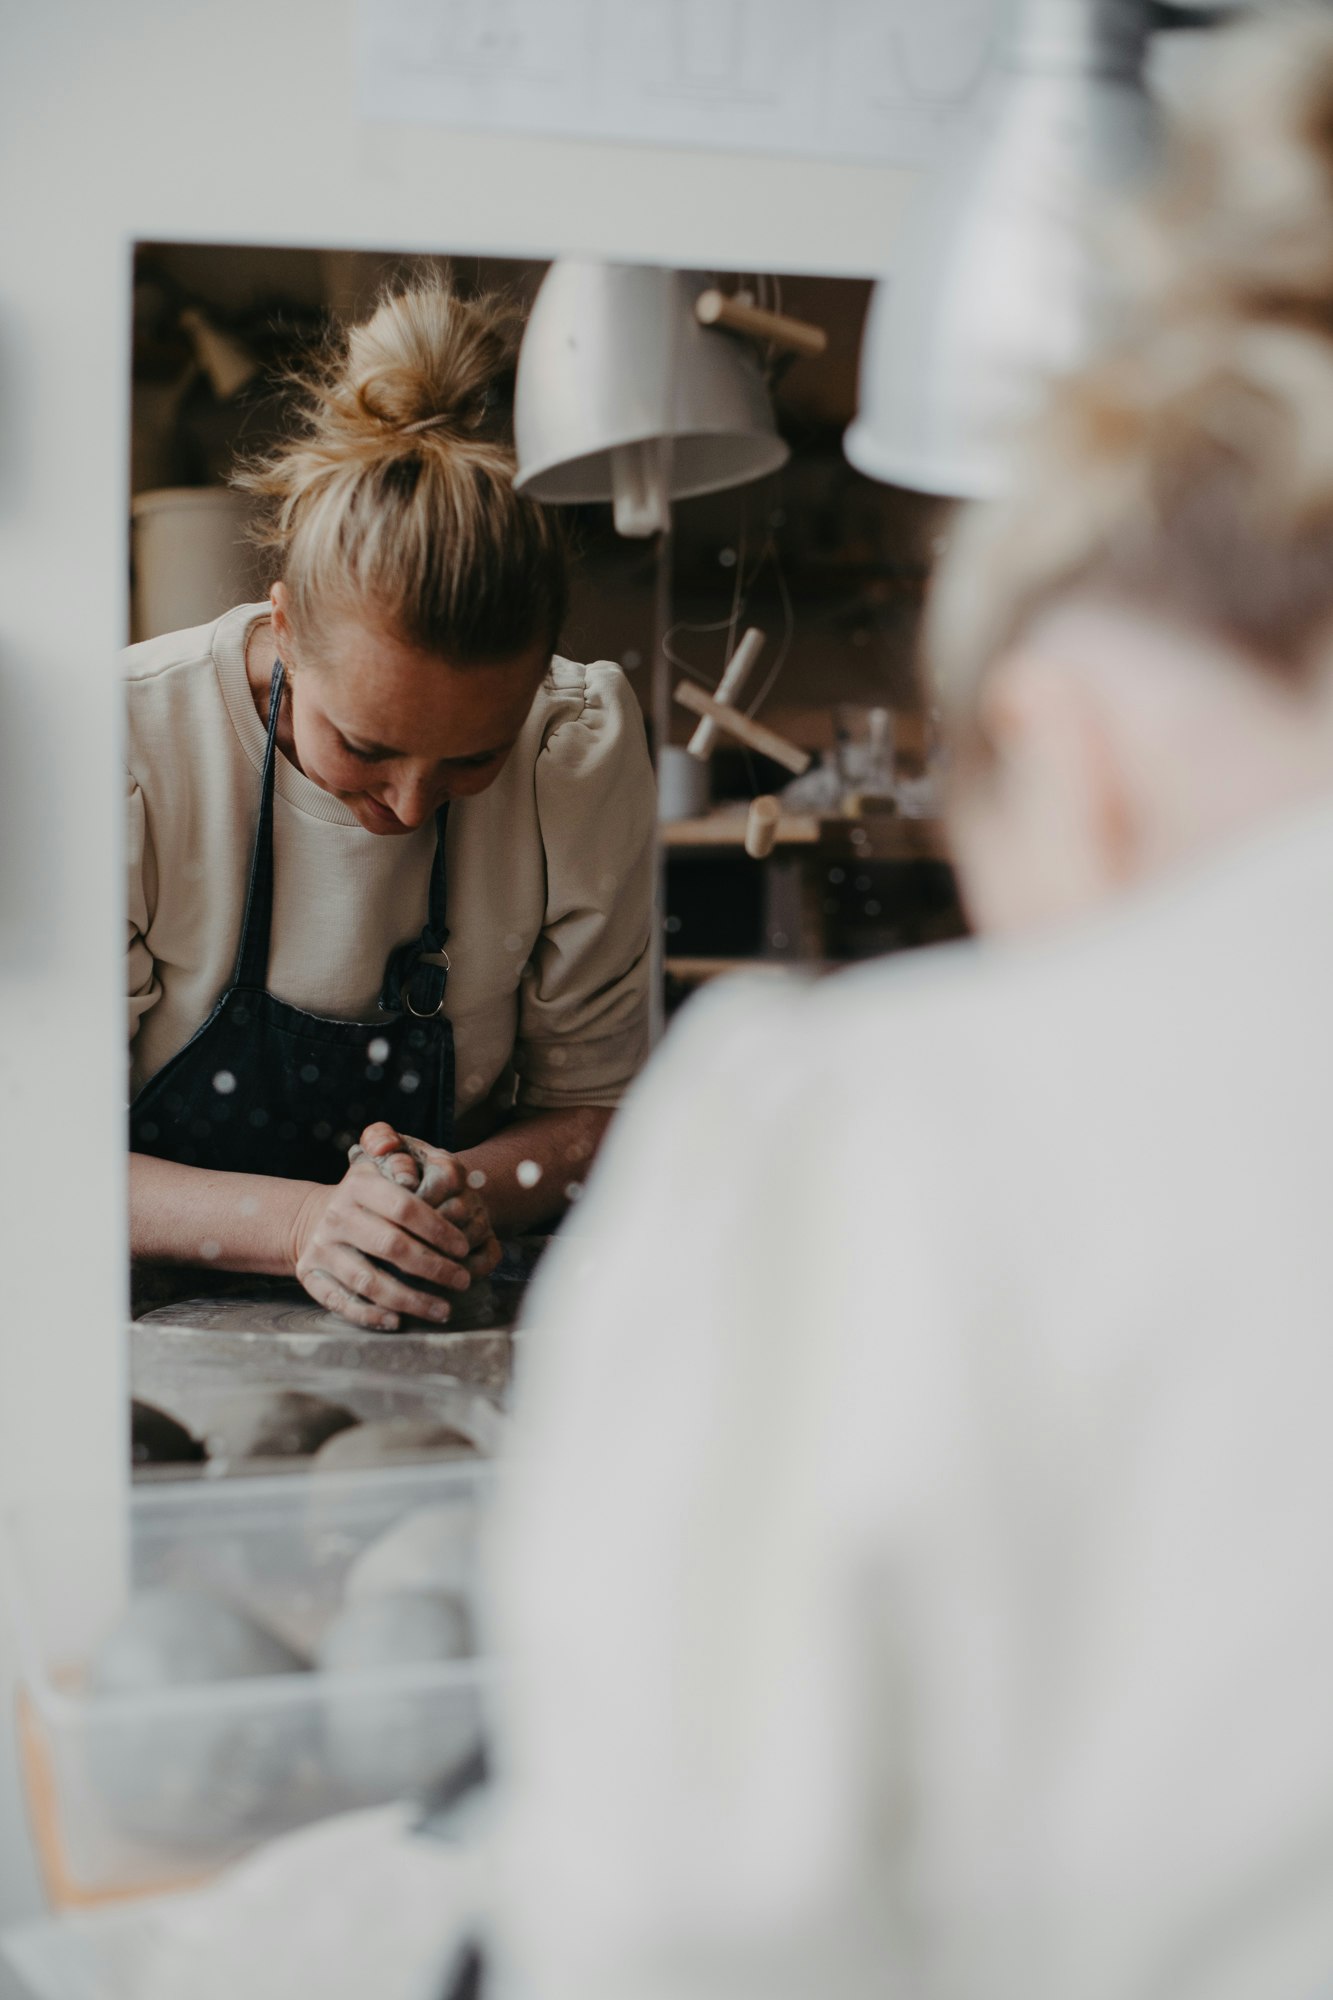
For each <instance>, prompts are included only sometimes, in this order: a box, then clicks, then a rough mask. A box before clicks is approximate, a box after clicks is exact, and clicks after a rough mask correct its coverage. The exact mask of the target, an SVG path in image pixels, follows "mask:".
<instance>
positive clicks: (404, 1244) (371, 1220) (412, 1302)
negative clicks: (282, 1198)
mask: <svg viewBox="0 0 1333 2000" xmlns="http://www.w3.org/2000/svg"><path fill="white" fill-rule="evenodd" d="M388 1131H389V1128H388V1127H387V1126H371V1127H369V1128H368V1131H367V1134H366V1135H365V1136H366V1137H370V1136H371V1135H372V1134H383V1133H385V1132H388ZM391 1136H392V1137H394V1138H396V1136H397V1135H396V1134H394V1135H391ZM365 1150H366V1152H369V1150H370V1149H369V1147H366V1148H365ZM395 1150H398V1151H401V1150H402V1147H401V1142H399V1145H398V1146H397V1148H396V1149H395V1148H393V1147H391V1148H390V1153H392V1152H393V1151H395ZM428 1150H430V1151H431V1152H434V1150H435V1149H434V1148H430V1149H428ZM381 1154H382V1148H381V1149H380V1153H377V1157H378V1156H381ZM436 1157H437V1158H438V1159H439V1160H440V1161H448V1162H449V1164H450V1165H453V1162H452V1160H451V1158H450V1155H449V1154H447V1153H440V1154H438V1155H436ZM409 1158H410V1156H409ZM411 1164H412V1172H413V1175H414V1176H415V1174H416V1172H417V1169H416V1165H415V1162H412V1163H411ZM407 1178H408V1176H407V1174H406V1171H405V1170H404V1171H403V1172H402V1173H401V1175H400V1176H399V1177H397V1178H389V1177H388V1176H387V1175H385V1174H384V1173H382V1172H381V1170H380V1168H379V1166H378V1165H377V1164H376V1161H375V1160H374V1159H371V1158H362V1159H357V1160H355V1161H354V1162H353V1164H352V1165H351V1166H350V1167H349V1168H348V1170H347V1172H346V1173H345V1174H344V1175H343V1177H342V1179H341V1180H340V1181H338V1182H337V1183H336V1184H335V1185H334V1186H333V1187H316V1188H312V1189H311V1191H310V1193H309V1194H308V1195H307V1197H306V1199H305V1201H304V1202H303V1203H302V1204H301V1207H300V1209H299V1211H298V1213H297V1217H296V1221H295V1224H294V1226H293V1230H292V1268H293V1269H294V1270H295V1273H296V1275H297V1277H298V1278H299V1279H300V1281H301V1283H302V1284H303V1285H304V1286H305V1288H306V1290H307V1291H308V1292H309V1294H310V1296H311V1298H312V1299H314V1300H315V1302H316V1303H317V1304H318V1305H321V1306H323V1307H325V1308H326V1310H327V1311H329V1312H335V1313H339V1314H341V1316H342V1317H343V1318H344V1319H349V1320H351V1321H352V1323H353V1324H354V1325H356V1326H366V1327H375V1328H377V1329H379V1330H381V1331H385V1332H392V1331H393V1330H394V1329H396V1328H397V1326H398V1324H399V1318H400V1315H401V1314H403V1313H413V1314H415V1315H416V1316H417V1317H418V1318H421V1319H429V1320H434V1321H437V1322H440V1321H444V1320H447V1319H448V1317H449V1304H448V1301H447V1300H446V1299H441V1298H438V1297H437V1296H436V1295H435V1294H434V1293H433V1292H427V1291H421V1290H418V1289H417V1288H416V1286H415V1285H414V1284H413V1282H412V1281H413V1279H416V1280H418V1281H420V1280H425V1281H426V1282H428V1283H430V1284H433V1285H443V1286H445V1287H446V1288H447V1289H448V1290H450V1291H459V1292H461V1291H466V1290H467V1287H468V1286H469V1284H470V1283H471V1282H472V1270H473V1267H474V1266H475V1264H476V1262H477V1258H478V1250H477V1246H476V1243H475V1242H474V1237H475V1235H476V1232H477V1224H476V1222H475V1219H474V1220H473V1223H472V1230H471V1233H469V1231H468V1230H465V1229H464V1228H462V1227H461V1226H460V1222H459V1220H458V1219H457V1218H456V1217H454V1216H451V1215H449V1214H448V1213H447V1212H446V1210H447V1208H448V1207H449V1206H450V1205H451V1203H446V1204H445V1206H444V1207H436V1206H432V1204H431V1203H430V1202H429V1201H425V1200H423V1199H422V1197H421V1196H420V1195H419V1194H417V1193H415V1192H414V1191H413V1188H412V1187H409V1186H405V1185H403V1182H404V1181H406V1180H407ZM457 1178H458V1180H459V1181H460V1183H462V1175H461V1174H458V1175H457ZM413 1185H415V1182H414V1183H413ZM463 1191H464V1193H469V1194H470V1193H471V1190H470V1189H468V1188H467V1187H466V1184H465V1183H463ZM485 1227H486V1231H487V1232H489V1229H490V1224H489V1222H487V1223H486V1225H485ZM491 1240H492V1241H493V1240H494V1239H493V1238H492V1239H491ZM498 1255H499V1247H498V1245H497V1246H496V1257H497V1258H498ZM376 1258H380V1259H382V1260H383V1262H384V1263H386V1264H392V1265H394V1266H395V1267H396V1268H395V1270H394V1271H385V1270H382V1269H380V1268H379V1266H378V1265H377V1264H376V1263H375V1262H374V1259H376ZM493 1268H494V1260H493V1261H492V1262H491V1263H490V1264H488V1265H487V1266H486V1269H487V1270H490V1269H493ZM399 1272H401V1274H402V1275H401V1277H400V1276H398V1275H397V1273H399ZM478 1275H480V1273H478Z"/></svg>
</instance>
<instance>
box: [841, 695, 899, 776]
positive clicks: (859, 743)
mask: <svg viewBox="0 0 1333 2000" xmlns="http://www.w3.org/2000/svg"><path fill="white" fill-rule="evenodd" d="M834 719H835V723H836V727H837V732H838V772H839V775H840V776H841V778H842V788H843V791H844V792H856V793H859V794H860V795H861V796H862V797H864V798H881V799H882V798H892V797H893V792H894V772H893V749H894V741H893V710H892V709H891V708H880V707H876V708H862V707H860V706H858V705H857V704H856V703H853V702H839V704H838V707H837V710H836V712H835V718H834Z"/></svg>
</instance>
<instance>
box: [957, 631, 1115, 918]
mask: <svg viewBox="0 0 1333 2000" xmlns="http://www.w3.org/2000/svg"><path fill="white" fill-rule="evenodd" d="M978 719H979V722H980V725H981V729H982V733H983V735H984V738H985V741H986V742H987V744H988V745H989V748H990V753H991V754H990V760H989V768H988V770H987V771H986V772H985V774H984V776H982V777H981V778H980V779H979V780H978V786H979V792H978V797H977V800H976V806H975V810H969V809H968V808H967V807H966V806H964V809H963V812H962V814H961V815H960V819H961V823H962V826H963V827H965V828H966V832H965V835H964V839H963V841H962V844H961V853H960V859H961V860H962V863H963V869H964V877H965V888H968V887H970V890H971V894H970V896H969V903H970V905H975V908H976V914H977V916H978V919H979V920H980V921H981V923H982V924H983V926H984V927H986V928H990V929H1003V930H1013V929H1026V928H1028V927H1030V926H1031V925H1033V924H1038V923H1044V922H1047V921H1050V920H1055V919H1059V918H1061V917H1066V916H1071V915H1074V914H1076V913H1077V912H1078V911H1079V910H1081V909H1083V908H1085V907H1088V906H1090V905H1091V904H1093V903H1096V902H1100V901H1101V899H1102V898H1103V897H1104V896H1106V895H1108V894H1110V893H1112V892H1113V891H1114V890H1115V889H1118V888H1120V887H1122V886H1123V885H1124V883H1125V882H1127V881H1128V880H1129V879H1131V877H1132V876H1133V875H1134V873H1135V872H1136V856H1137V851H1138V841H1137V834H1136V828H1135V821H1134V813H1133V808H1132V798H1133V793H1132V789H1131V787H1130V786H1129V784H1128V782H1127V778H1128V774H1127V772H1126V770H1125V768H1124V762H1123V758H1122V755H1121V749H1120V742H1121V739H1120V737H1119V734H1118V732H1117V731H1116V729H1115V727H1114V724H1113V717H1112V716H1111V714H1110V713H1109V712H1108V709H1107V706H1106V704H1105V702H1104V700H1103V699H1102V691H1101V690H1100V688H1099V686H1098V684H1097V682H1096V680H1095V678H1090V677H1089V676H1087V675H1085V674H1084V673H1083V672H1082V671H1080V667H1079V664H1078V663H1076V662H1073V661H1065V660H1062V659H1059V658H1056V657H1054V656H1052V655H1048V654H1047V653H1045V652H1042V651H1038V650H1034V649H1030V648H1028V647H1023V646H1019V647H1015V648H1014V649H1013V651H1011V652H1010V653H1007V654H1006V655H1005V656H1004V657H1003V658H1002V659H1000V660H997V661H996V662H995V663H994V664H993V666H992V667H991V669H990V671H989V672H988V674H987V676H986V680H985V684H984V686H983V689H982V692H981V698H980V707H979V716H978Z"/></svg>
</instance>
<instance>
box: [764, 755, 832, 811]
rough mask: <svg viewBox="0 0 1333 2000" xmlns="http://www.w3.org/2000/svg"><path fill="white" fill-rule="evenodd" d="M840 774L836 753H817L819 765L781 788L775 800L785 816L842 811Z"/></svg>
mask: <svg viewBox="0 0 1333 2000" xmlns="http://www.w3.org/2000/svg"><path fill="white" fill-rule="evenodd" d="M842 793H843V783H842V771H841V769H840V768H839V761H838V753H837V751H836V750H821V751H820V753H819V762H818V763H817V764H816V765H815V766H814V768H813V769H812V770H809V771H806V772H805V773H804V774H803V776H801V777H799V778H793V779H792V781H791V783H790V784H789V785H784V786H783V787H782V790H781V791H780V792H779V794H778V797H779V798H780V799H781V801H782V809H783V811H784V812H789V813H836V812H838V811H840V810H841V807H842Z"/></svg>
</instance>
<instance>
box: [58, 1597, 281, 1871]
mask: <svg viewBox="0 0 1333 2000" xmlns="http://www.w3.org/2000/svg"><path fill="white" fill-rule="evenodd" d="M305 1667H306V1662H305V1661H304V1660H302V1659H301V1658H300V1657H299V1655H298V1654H296V1653H294V1652H292V1650H291V1648H290V1647H289V1646H286V1645H284V1644H283V1642H282V1640H281V1639H279V1638H277V1637H276V1636H275V1634H274V1633H272V1632H270V1631H268V1630H266V1629H265V1627H264V1626H262V1625H259V1624H256V1622H255V1620H254V1619H253V1618H250V1617H247V1615H246V1614H245V1613H244V1612H242V1611H237V1610H234V1609H233V1608H232V1607H231V1606H230V1605H229V1604H224V1603H222V1602H221V1600H220V1599H218V1598H215V1597H210V1596H209V1595H208V1594H207V1593H206V1592H204V1591H199V1590H175V1589H166V1588H164V1589H158V1590H146V1591H142V1592H140V1593H139V1594H137V1595H136V1596H135V1597H134V1598H132V1599H131V1601H130V1605H129V1608H128V1610H127V1611H126V1612H125V1615H124V1616H123V1618H121V1620H120V1621H119V1623H118V1624H117V1625H116V1626H114V1627H113V1629H112V1630H111V1631H110V1632H109V1633H108V1634H107V1636H106V1638H105V1639H104V1640H103V1641H102V1644H101V1645H100V1646H99V1647H98V1649H97V1652H96V1653H95V1654H94V1656H93V1659H92V1661H91V1663H90V1665H89V1669H88V1682H87V1684H88V1690H89V1692H90V1693H91V1694H93V1695H98V1696H107V1695H112V1696H114V1695H122V1696H125V1695H134V1696H139V1697H141V1698H142V1699H141V1701H140V1702H139V1703H136V1704H135V1706H134V1707H133V1708H131V1709H129V1710H128V1711H127V1712H122V1713H119V1714H117V1713H116V1712H115V1711H114V1710H112V1711H110V1712H108V1713H105V1714H103V1715H101V1716H99V1717H98V1718H97V1720H96V1721H95V1723H94V1724H93V1725H92V1727H91V1728H90V1730H89V1734H88V1763H89V1768H90V1771H91V1774H92V1777H93V1781H94V1783H95V1784H96V1785H97V1787H98V1790H99V1791H100V1792H101V1793H102V1795H103V1797H104V1798H105V1799H106V1802H107V1804H108V1806H109V1807H110V1809H111V1811H112V1813H113V1814H114V1816H115V1818H116V1820H117V1822H118V1823H119V1824H120V1825H121V1826H122V1827H124V1828H125V1829H126V1830H127V1831H129V1832H131V1833H135V1834H138V1835H140V1836H142V1837H144V1838H147V1839H150V1840H167V1841H171V1842H172V1843H173V1845H188V1846H191V1847H203V1848H207V1847H211V1846H216V1845H217V1844H218V1843H220V1842H225V1841H227V1840H230V1839H233V1838H235V1837H236V1836H237V1835H239V1834H242V1833H246V1832H249V1831H252V1830H255V1829H258V1828H259V1827H262V1826H263V1825H265V1824H266V1823H268V1822H270V1821H271V1820H272V1819H274V1818H280V1817H281V1816H282V1805H283V1801H284V1799H285V1798H286V1797H287V1796H288V1794H289V1793H290V1792H291V1791H292V1790H293V1789H294V1787H295V1786H296V1784H297V1783H298V1782H299V1776H300V1772H301V1769H302V1767H303V1766H304V1765H305V1764H307V1762H308V1760H309V1757H310V1750H311V1742H310V1728H311V1719H310V1717H309V1716H307V1715H305V1714H304V1713H303V1712H302V1711H300V1710H299V1709H296V1708H293V1707H292V1706H291V1705H289V1704H283V1705H282V1706H281V1707H280V1708H278V1709H276V1710H274V1711H270V1712H269V1713H267V1714H265V1713H256V1712H254V1711H252V1710H247V1709H246V1708H244V1707H242V1706H239V1705H230V1704H227V1703H222V1704H219V1705H218V1706H216V1707H210V1706H209V1704H208V1702H207V1700H206V1699H204V1698H203V1697H202V1695H201V1698H200V1700H199V1701H198V1702H197V1703H194V1702H191V1703H186V1704H181V1705H179V1706H178V1705H174V1704H173V1705H171V1706H168V1707H166V1708H158V1707H157V1706H156V1705H155V1704H154V1702H153V1701H152V1696H153V1695H154V1694H158V1693H161V1692H163V1691H165V1690H168V1689H178V1688H191V1687H197V1688H199V1689H201V1690H203V1689H204V1688H206V1687H209V1686H211V1685H214V1684H216V1683H217V1682H220V1681H237V1680H248V1679H257V1678H264V1677H267V1676H269V1675H275V1674H293V1673H301V1672H303V1671H304V1670H305Z"/></svg>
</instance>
